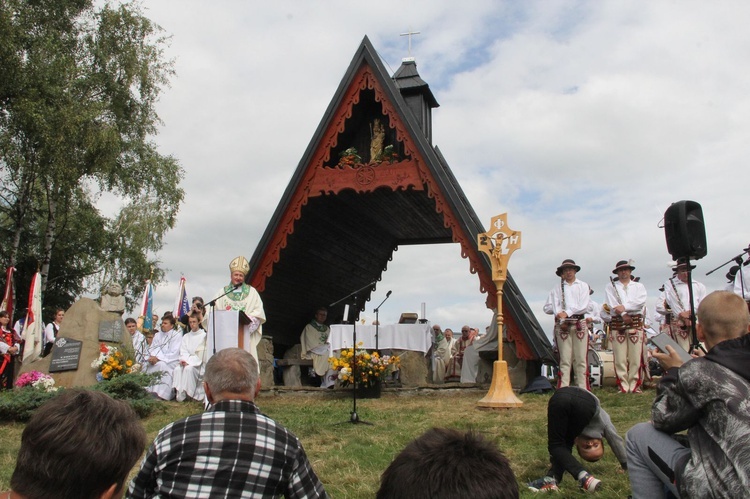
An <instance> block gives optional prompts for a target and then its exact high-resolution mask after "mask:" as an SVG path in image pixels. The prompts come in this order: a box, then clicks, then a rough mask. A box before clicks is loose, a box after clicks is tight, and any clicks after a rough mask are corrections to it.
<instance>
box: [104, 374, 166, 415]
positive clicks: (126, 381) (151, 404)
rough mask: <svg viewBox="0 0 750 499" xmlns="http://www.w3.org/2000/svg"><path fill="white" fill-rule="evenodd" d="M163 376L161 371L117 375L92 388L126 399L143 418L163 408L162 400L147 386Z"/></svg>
mask: <svg viewBox="0 0 750 499" xmlns="http://www.w3.org/2000/svg"><path fill="white" fill-rule="evenodd" d="M160 377H161V373H155V374H144V373H132V374H123V375H120V376H116V377H114V378H112V379H111V380H109V381H102V382H99V383H97V384H96V385H94V386H92V387H91V389H92V390H97V391H100V392H104V393H106V394H107V395H109V396H110V397H112V398H114V399H118V400H124V401H125V402H127V403H128V404H130V407H132V408H133V410H134V411H135V412H136V414H138V416H140V417H141V418H145V417H147V416H150V415H151V414H153V413H154V411H156V410H157V409H163V407H162V404H161V401H160V400H158V399H155V398H153V397H152V396H151V395H150V394H149V393H148V392H147V391H146V387H147V386H149V385H150V384H152V383H153V382H154V381H155V380H157V379H158V378H160Z"/></svg>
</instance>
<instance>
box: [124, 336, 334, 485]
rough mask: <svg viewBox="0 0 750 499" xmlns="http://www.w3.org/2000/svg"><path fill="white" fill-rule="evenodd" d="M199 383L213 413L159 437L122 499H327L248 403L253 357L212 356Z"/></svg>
mask: <svg viewBox="0 0 750 499" xmlns="http://www.w3.org/2000/svg"><path fill="white" fill-rule="evenodd" d="M203 384H204V388H205V391H206V397H207V398H208V400H209V402H210V403H211V404H212V407H211V408H210V409H209V410H208V411H206V412H204V413H202V414H196V415H193V416H188V417H186V418H184V419H181V420H179V421H175V422H174V423H171V424H169V425H167V426H166V427H165V428H163V429H162V430H161V431H160V432H159V434H158V435H157V436H156V440H154V443H153V444H152V445H151V447H150V448H149V450H148V452H147V453H146V457H145V458H144V459H143V463H142V464H141V469H140V471H139V472H138V474H137V475H136V477H135V478H134V479H133V481H132V482H131V483H130V488H129V490H128V494H127V497H138V498H140V497H144V498H145V497H180V498H183V497H212V498H213V497H280V496H283V497H287V498H295V497H300V498H301V497H311V498H314V497H322V498H325V497H328V495H327V494H326V491H325V489H324V488H323V484H322V483H321V482H320V480H319V479H318V477H317V475H316V474H315V472H314V471H313V469H312V466H311V465H310V462H309V461H308V459H307V455H306V454H305V451H304V449H303V448H302V444H301V443H300V441H299V440H298V439H297V437H295V436H294V435H293V434H292V433H291V432H289V431H288V430H287V429H286V428H283V427H282V426H281V425H279V424H277V423H276V422H275V421H273V420H272V419H271V418H269V417H267V416H264V415H263V414H261V413H260V411H259V409H258V407H257V406H256V405H255V404H254V402H253V400H254V399H255V395H256V394H257V393H258V391H259V390H260V379H259V377H258V364H257V362H256V361H255V359H254V358H253V357H252V355H250V354H249V353H247V352H245V351H244V350H241V349H239V348H227V349H224V350H221V351H219V352H218V353H216V355H214V356H213V357H211V359H210V360H209V361H208V363H207V364H206V373H205V375H204V381H203Z"/></svg>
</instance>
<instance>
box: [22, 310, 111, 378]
mask: <svg viewBox="0 0 750 499" xmlns="http://www.w3.org/2000/svg"><path fill="white" fill-rule="evenodd" d="M123 308H124V307H123ZM118 320H119V321H122V317H121V312H113V311H107V310H103V309H102V308H101V307H100V306H99V304H98V303H97V302H95V301H94V300H92V299H90V298H81V299H80V300H78V301H77V302H75V303H74V304H73V306H72V307H70V309H68V310H67V311H66V312H65V318H64V319H63V321H62V324H61V325H60V331H59V333H58V335H57V339H58V341H59V340H60V339H61V338H62V339H65V340H66V342H65V343H66V344H65V345H64V346H67V347H69V346H70V345H68V343H71V341H69V340H74V341H80V342H81V345H80V355H79V358H78V369H75V370H66V371H62V372H53V373H51V376H52V377H53V378H54V380H55V386H60V387H65V388H70V387H74V386H91V385H94V384H96V382H97V381H96V373H97V370H96V369H95V368H92V367H91V362H93V361H94V359H96V358H97V357H98V356H99V344H100V343H101V342H100V341H99V325H100V323H102V322H106V321H118ZM56 343H57V342H56ZM104 343H107V344H109V345H114V346H117V345H119V342H104ZM56 348H58V346H57V345H56V346H55V347H53V349H52V355H48V356H47V357H43V358H40V359H38V360H36V361H35V362H31V363H28V364H23V365H22V366H21V371H20V372H21V373H25V372H29V371H41V372H43V373H49V372H50V363H51V362H52V359H54V358H55V349H56ZM72 355H73V353H72V352H71V354H70V356H67V357H69V358H67V359H65V360H66V362H67V363H68V365H69V366H70V365H72V363H73V361H74V359H73V358H72V357H71V356H72Z"/></svg>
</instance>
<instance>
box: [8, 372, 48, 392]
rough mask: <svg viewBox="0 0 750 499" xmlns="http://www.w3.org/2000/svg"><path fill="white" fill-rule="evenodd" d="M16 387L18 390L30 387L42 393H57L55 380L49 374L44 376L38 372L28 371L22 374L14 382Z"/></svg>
mask: <svg viewBox="0 0 750 499" xmlns="http://www.w3.org/2000/svg"><path fill="white" fill-rule="evenodd" d="M16 386H17V387H19V388H23V387H26V386H28V387H31V388H36V389H37V390H41V391H43V392H54V391H57V388H56V387H55V380H54V379H52V376H50V375H49V374H44V373H42V372H39V371H29V372H27V373H23V374H22V375H20V376H19V377H18V379H17V380H16Z"/></svg>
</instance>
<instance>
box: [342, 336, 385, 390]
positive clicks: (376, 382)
mask: <svg viewBox="0 0 750 499" xmlns="http://www.w3.org/2000/svg"><path fill="white" fill-rule="evenodd" d="M357 346H358V347H360V348H359V349H357V350H356V351H355V349H354V348H345V349H344V350H341V353H340V355H339V357H330V358H329V359H328V362H329V364H330V365H331V369H333V370H334V371H338V380H339V383H340V384H341V386H349V385H350V384H352V383H355V384H356V387H357V389H365V390H366V389H368V388H374V389H376V391H377V393H379V389H380V383H381V382H382V380H383V378H384V377H386V376H388V375H390V374H391V373H392V372H393V371H395V370H397V369H398V367H399V358H398V356H397V355H380V354H379V353H378V352H368V351H367V350H365V349H363V348H361V347H362V343H359V344H358V345H357Z"/></svg>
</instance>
